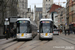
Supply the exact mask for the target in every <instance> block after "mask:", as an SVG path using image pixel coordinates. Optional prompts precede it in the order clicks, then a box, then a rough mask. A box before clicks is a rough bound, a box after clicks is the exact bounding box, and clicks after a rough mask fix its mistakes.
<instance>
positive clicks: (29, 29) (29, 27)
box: [28, 24, 31, 33]
mask: <svg viewBox="0 0 75 50" xmlns="http://www.w3.org/2000/svg"><path fill="white" fill-rule="evenodd" d="M28 33H31V25H30V24H29V25H28Z"/></svg>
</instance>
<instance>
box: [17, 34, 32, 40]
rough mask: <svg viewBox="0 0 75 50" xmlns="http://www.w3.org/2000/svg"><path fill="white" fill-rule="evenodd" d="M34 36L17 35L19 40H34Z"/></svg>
mask: <svg viewBox="0 0 75 50" xmlns="http://www.w3.org/2000/svg"><path fill="white" fill-rule="evenodd" d="M32 38H33V37H32V34H29V35H25V36H23V37H22V36H21V35H17V39H32Z"/></svg>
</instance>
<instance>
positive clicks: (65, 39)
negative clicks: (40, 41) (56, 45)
mask: <svg viewBox="0 0 75 50" xmlns="http://www.w3.org/2000/svg"><path fill="white" fill-rule="evenodd" d="M57 38H59V39H62V40H64V41H66V42H68V43H70V44H72V45H75V43H73V42H75V41H73V40H70V39H68V38H64V37H57ZM69 40H70V41H69ZM71 41H73V42H71Z"/></svg>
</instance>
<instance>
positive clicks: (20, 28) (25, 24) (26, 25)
mask: <svg viewBox="0 0 75 50" xmlns="http://www.w3.org/2000/svg"><path fill="white" fill-rule="evenodd" d="M17 33H31V27H30V22H29V21H17Z"/></svg>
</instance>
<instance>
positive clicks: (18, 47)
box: [14, 42, 26, 50]
mask: <svg viewBox="0 0 75 50" xmlns="http://www.w3.org/2000/svg"><path fill="white" fill-rule="evenodd" d="M25 43H26V42H24V43H22V44H20V45H19V46H17V47H16V48H15V49H14V50H17V49H19V48H20V47H21V46H22V45H23V44H25Z"/></svg>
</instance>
